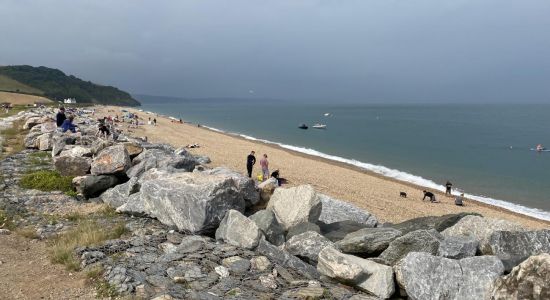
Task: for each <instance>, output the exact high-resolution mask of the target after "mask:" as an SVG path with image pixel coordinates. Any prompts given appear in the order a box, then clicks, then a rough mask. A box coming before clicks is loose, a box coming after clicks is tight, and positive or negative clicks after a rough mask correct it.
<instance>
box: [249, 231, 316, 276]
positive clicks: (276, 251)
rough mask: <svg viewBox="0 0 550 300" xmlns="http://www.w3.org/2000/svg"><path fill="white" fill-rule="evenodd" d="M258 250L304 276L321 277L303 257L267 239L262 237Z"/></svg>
mask: <svg viewBox="0 0 550 300" xmlns="http://www.w3.org/2000/svg"><path fill="white" fill-rule="evenodd" d="M256 252H257V253H259V254H261V255H263V256H266V257H267V258H268V259H269V261H271V262H273V263H275V264H279V265H281V266H283V267H285V268H289V269H292V270H294V271H296V272H298V273H299V274H301V275H302V276H305V277H307V278H309V279H319V272H317V269H315V268H314V267H313V266H312V265H310V264H307V263H305V262H303V261H302V260H301V259H299V258H297V257H296V256H294V255H291V254H290V253H288V251H285V250H281V249H280V248H279V247H277V246H275V245H273V244H271V243H270V242H268V241H266V240H265V239H260V242H259V243H258V247H257V248H256Z"/></svg>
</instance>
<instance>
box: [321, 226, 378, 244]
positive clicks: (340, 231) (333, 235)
mask: <svg viewBox="0 0 550 300" xmlns="http://www.w3.org/2000/svg"><path fill="white" fill-rule="evenodd" d="M317 224H318V225H319V228H320V229H321V234H322V235H323V236H325V237H326V238H327V239H329V240H331V241H333V242H337V241H339V240H341V239H343V238H344V237H346V235H348V234H350V233H352V232H356V231H358V230H361V229H363V228H370V227H368V225H365V224H363V223H357V222H355V221H340V222H334V223H330V224H325V223H323V222H317Z"/></svg>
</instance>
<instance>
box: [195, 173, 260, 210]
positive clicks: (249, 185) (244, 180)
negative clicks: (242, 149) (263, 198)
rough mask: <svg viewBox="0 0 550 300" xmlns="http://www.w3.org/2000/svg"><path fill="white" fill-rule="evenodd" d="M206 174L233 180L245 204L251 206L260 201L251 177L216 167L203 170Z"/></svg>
mask: <svg viewBox="0 0 550 300" xmlns="http://www.w3.org/2000/svg"><path fill="white" fill-rule="evenodd" d="M204 172H205V173H206V174H211V175H221V176H227V177H230V178H232V179H233V180H235V183H237V188H238V189H239V191H240V192H241V193H242V194H243V198H244V200H245V201H246V206H247V207H249V206H252V205H255V204H257V203H258V202H259V201H260V193H259V192H258V190H257V189H256V183H255V182H254V180H252V178H248V177H246V176H244V175H242V174H241V173H239V172H235V171H233V170H230V169H227V168H223V167H218V168H214V169H210V170H206V171H204Z"/></svg>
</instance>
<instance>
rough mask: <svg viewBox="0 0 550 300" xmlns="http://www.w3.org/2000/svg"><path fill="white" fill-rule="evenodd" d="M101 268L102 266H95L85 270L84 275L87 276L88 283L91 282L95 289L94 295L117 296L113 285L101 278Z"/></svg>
mask: <svg viewBox="0 0 550 300" xmlns="http://www.w3.org/2000/svg"><path fill="white" fill-rule="evenodd" d="M104 272H105V270H103V268H102V267H100V266H96V267H94V268H92V269H90V270H89V271H88V272H86V277H87V278H88V281H89V283H91V284H93V285H94V287H95V289H96V293H97V294H96V296H97V297H98V298H101V299H103V298H110V299H113V298H116V297H118V296H119V294H118V292H117V291H116V289H115V287H114V286H112V285H111V284H109V282H107V281H106V280H105V279H103V273H104Z"/></svg>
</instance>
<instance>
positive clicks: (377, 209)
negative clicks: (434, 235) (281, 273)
mask: <svg viewBox="0 0 550 300" xmlns="http://www.w3.org/2000/svg"><path fill="white" fill-rule="evenodd" d="M96 109H97V113H98V114H102V115H109V114H110V113H111V114H112V112H113V111H114V112H115V114H120V113H121V112H120V109H125V110H127V111H129V112H132V113H136V114H138V115H140V117H142V119H144V120H147V113H150V114H152V115H153V116H155V117H156V118H157V121H158V126H150V125H142V126H140V128H139V129H137V130H136V129H133V130H134V132H133V133H130V134H132V135H136V133H137V132H139V133H140V134H141V136H143V135H145V136H147V137H149V138H150V139H151V141H155V142H159V141H160V142H165V143H169V144H172V145H174V146H176V147H179V146H178V144H179V142H180V141H181V140H182V139H185V136H184V135H182V134H181V133H179V132H175V134H173V135H170V134H169V135H163V134H157V133H158V131H159V129H160V128H161V127H163V126H164V125H176V126H182V127H183V128H184V129H185V130H184V131H186V133H191V132H193V133H194V136H195V137H197V133H200V132H208V133H209V134H211V135H218V136H220V135H221V136H223V137H225V139H233V140H237V141H239V142H240V143H242V144H252V145H255V146H257V147H254V148H260V149H262V148H263V149H273V150H276V151H281V152H283V153H286V156H291V157H290V158H291V160H292V161H296V159H297V158H298V159H303V160H305V161H308V162H309V165H312V164H313V165H315V164H322V165H323V166H322V167H324V168H325V169H326V166H325V165H328V166H329V167H328V169H331V168H338V169H344V170H347V172H346V171H344V172H343V173H347V174H346V175H349V173H352V174H351V175H355V174H353V173H359V174H360V175H359V177H364V178H365V179H366V180H365V181H366V182H365V183H367V182H371V183H376V184H378V185H380V186H376V187H374V188H373V187H370V191H369V194H371V195H363V194H362V193H361V194H359V195H357V194H358V193H357V192H358V191H355V190H349V191H346V188H345V187H344V188H343V189H342V187H341V186H335V185H338V184H339V183H342V181H345V178H337V176H335V177H334V182H330V183H328V184H326V185H324V184H321V183H320V182H311V181H310V180H304V179H302V178H300V177H298V178H299V179H295V178H291V179H292V180H291V184H290V186H292V185H296V184H311V185H313V186H314V187H315V188H316V189H317V190H318V191H320V192H323V193H325V194H328V195H330V196H332V197H335V198H339V199H341V200H344V201H346V202H348V203H351V204H354V205H356V206H358V207H360V208H363V209H366V210H367V211H369V212H370V213H373V214H374V215H376V216H377V217H378V218H379V219H381V220H382V221H386V222H400V221H404V220H407V219H410V218H414V217H422V216H429V215H442V214H445V213H456V211H457V210H458V211H459V212H477V213H481V214H483V215H486V216H490V217H501V218H505V219H512V220H513V221H516V222H520V223H523V224H524V225H527V226H528V227H536V228H547V227H548V226H549V225H550V221H548V220H544V219H540V218H536V217H534V216H530V215H526V214H523V213H521V212H516V211H513V210H511V209H508V208H506V207H501V206H498V205H493V204H490V203H485V202H482V201H479V200H476V199H472V198H470V197H466V199H465V200H466V201H465V204H466V206H464V207H458V206H455V205H454V197H446V196H445V195H444V193H443V192H441V191H440V190H439V189H435V188H433V187H425V186H422V185H419V184H416V183H413V182H408V181H404V180H400V179H397V178H392V177H389V176H385V175H383V174H380V173H377V172H375V171H372V170H368V169H365V168H362V167H360V166H357V165H354V164H352V163H347V162H343V161H337V160H334V159H330V158H326V157H322V156H317V155H313V154H308V153H304V152H301V151H297V150H293V149H289V148H288V147H284V144H281V143H276V142H271V141H264V140H261V139H256V138H253V137H248V136H246V135H242V134H238V133H231V132H226V131H223V130H220V129H217V128H211V127H208V126H202V125H201V127H197V126H196V124H191V123H187V122H185V123H183V124H179V123H172V121H173V120H175V118H173V117H170V116H166V115H163V114H159V113H156V112H147V111H139V109H138V108H127V107H115V106H101V107H97V106H96ZM109 111H111V112H109ZM165 122H168V123H167V124H165ZM122 124H124V123H122ZM126 124H127V123H126ZM151 135H152V136H151ZM178 135H179V136H178ZM222 139H223V138H220V139H217V138H214V139H213V140H214V141H215V142H214V143H218V144H219V143H221V144H223V141H218V140H222ZM189 143H194V141H189ZM199 144H200V143H199ZM233 144H234V143H233ZM209 146H210V145H209ZM287 146H291V145H287ZM222 147H224V145H222ZM243 147H244V146H243ZM291 147H293V146H291ZM207 148H208V146H207V147H204V148H203V147H201V148H195V149H190V150H191V151H192V152H193V153H196V154H201V155H208V156H210V157H212V156H211V154H210V152H209V151H208V149H207ZM229 148H231V147H229ZM239 148H242V147H239ZM246 148H247V149H248V148H251V147H246ZM297 148H298V147H297ZM303 149H305V148H303ZM228 150H229V149H228ZM305 150H308V149H305ZM247 151H248V152H249V150H247ZM248 152H243V153H239V157H238V158H237V160H240V156H243V157H244V156H245V155H246V154H248ZM256 152H257V155H261V153H260V151H256ZM267 152H268V153H269V152H271V151H267ZM285 158H286V157H285ZM234 160H235V158H234V157H226V156H224V157H223V159H214V158H213V159H212V161H213V163H212V164H211V166H222V165H223V166H228V162H229V161H231V162H233V161H234ZM287 160H288V159H287ZM229 167H230V168H232V169H235V170H237V171H240V172H244V165H243V166H240V164H237V165H235V163H234V162H233V165H231V164H229ZM319 167H320V166H319ZM281 168H282V170H283V175H284V177H287V176H286V174H289V175H291V173H300V172H299V171H298V172H294V171H296V170H292V171H293V172H289V171H290V170H291V169H292V167H289V166H288V165H284V166H281V167H280V168H279V169H281ZM241 169H243V170H241ZM316 169H317V168H314V169H313V170H315V171H317V170H316ZM339 171H341V170H339ZM396 171H397V170H396ZM255 173H257V168H256V170H255V172H254V174H255ZM302 173H303V172H302ZM321 173H322V172H321ZM340 173H342V172H340ZM405 174H408V173H405ZM292 175H294V174H292ZM408 175H412V174H408ZM412 176H414V175H412ZM291 177H295V176H291ZM321 178H322V177H321ZM419 178H421V177H419ZM355 181H357V180H355ZM344 185H345V184H344ZM388 185H389V186H391V190H392V191H391V193H393V194H395V195H393V194H392V195H385V194H384V193H382V191H384V192H387V191H388ZM336 187H338V188H336ZM397 187H401V188H402V189H401V190H405V191H407V194H409V198H399V197H398V192H399V191H400V190H396V188H397ZM365 189H369V187H366V188H365ZM411 189H412V190H413V191H412V192H411ZM423 189H430V190H432V191H434V193H435V194H436V195H437V198H438V201H440V203H434V204H432V205H430V204H429V201H428V207H427V209H424V208H426V203H427V202H426V201H422V202H418V201H421V200H419V199H418V195H417V194H416V193H417V192H418V193H420V197H421V191H422V190H423ZM378 195H380V196H382V195H383V196H384V198H391V199H384V200H385V201H380V202H386V203H381V204H391V205H388V206H389V207H388V208H390V210H389V211H390V213H389V214H388V211H387V210H386V207H385V206H380V205H377V204H378V203H377V202H376V199H373V198H374V197H373V196H378ZM468 196H470V195H468ZM413 197H414V198H413ZM404 199H407V200H410V199H414V200H415V201H414V202H416V203H417V204H419V206H422V207H421V208H419V207H407V206H409V203H400V202H403V201H406V200H404ZM489 199H491V198H489ZM361 200H363V201H361ZM492 200H496V199H492ZM497 201H498V200H497ZM390 202H391V203H390ZM396 202H397V203H396ZM451 202H452V203H451ZM442 203H443V204H444V205H445V207H438V206H443V205H439V204H442ZM449 204H452V206H451V207H449ZM512 204H513V203H512ZM391 206H394V208H397V210H396V211H395V214H394V215H393V214H392V212H393V210H392V209H391V208H392V207H391ZM404 206H405V207H404ZM453 206H454V207H453ZM373 208H374V210H373Z"/></svg>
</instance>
